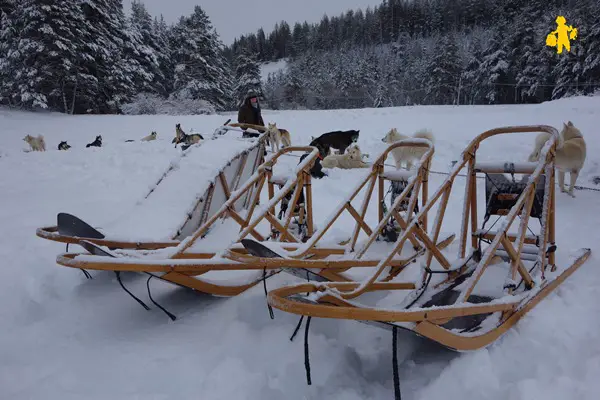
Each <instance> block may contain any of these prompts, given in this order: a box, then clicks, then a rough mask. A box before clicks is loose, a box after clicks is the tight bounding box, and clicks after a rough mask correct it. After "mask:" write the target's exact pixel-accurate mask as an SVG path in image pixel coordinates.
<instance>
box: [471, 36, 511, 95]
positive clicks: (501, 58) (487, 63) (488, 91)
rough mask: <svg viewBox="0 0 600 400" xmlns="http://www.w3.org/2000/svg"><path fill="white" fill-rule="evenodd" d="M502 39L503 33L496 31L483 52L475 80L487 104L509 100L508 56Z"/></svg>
mask: <svg viewBox="0 0 600 400" xmlns="http://www.w3.org/2000/svg"><path fill="white" fill-rule="evenodd" d="M503 38H504V33H503V31H501V30H499V29H496V32H495V34H494V37H493V39H492V40H491V41H490V43H489V45H488V46H489V47H488V48H487V49H486V50H484V52H483V58H482V62H481V64H480V66H479V71H478V74H477V78H476V79H477V81H479V82H481V85H482V90H483V93H484V99H485V101H486V103H488V104H502V103H507V102H508V100H507V99H509V98H510V96H509V93H510V92H511V88H510V87H509V86H508V85H510V82H509V60H508V58H509V54H508V51H507V48H506V45H505V44H504V43H503Z"/></svg>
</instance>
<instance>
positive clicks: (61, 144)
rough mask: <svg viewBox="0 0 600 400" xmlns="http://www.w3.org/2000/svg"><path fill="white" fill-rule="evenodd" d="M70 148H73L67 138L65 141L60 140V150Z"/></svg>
mask: <svg viewBox="0 0 600 400" xmlns="http://www.w3.org/2000/svg"><path fill="white" fill-rule="evenodd" d="M70 148H71V146H69V144H68V143H67V141H66V140H65V141H64V142H60V143H59V144H58V149H59V150H69V149H70Z"/></svg>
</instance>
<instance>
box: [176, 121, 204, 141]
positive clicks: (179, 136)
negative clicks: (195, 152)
mask: <svg viewBox="0 0 600 400" xmlns="http://www.w3.org/2000/svg"><path fill="white" fill-rule="evenodd" d="M201 140H204V137H202V135H201V134H199V133H191V134H189V135H188V134H186V133H185V132H184V131H183V129H181V124H177V125H175V138H174V139H173V141H171V143H175V147H177V145H178V144H179V143H183V144H184V147H189V146H191V145H193V144H196V143H199V142H200V141H201Z"/></svg>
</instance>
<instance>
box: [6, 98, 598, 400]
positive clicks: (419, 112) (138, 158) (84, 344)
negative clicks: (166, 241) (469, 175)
mask: <svg viewBox="0 0 600 400" xmlns="http://www.w3.org/2000/svg"><path fill="white" fill-rule="evenodd" d="M231 116H233V114H227V115H202V116H177V117H175V116H164V115H163V116H152V115H146V116H92V115H86V116H65V115H59V114H55V113H48V112H43V113H24V112H16V111H8V110H6V109H0V124H1V125H2V127H3V132H2V135H1V136H0V155H1V157H0V203H1V204H3V205H4V207H2V208H1V209H0V226H2V228H3V232H4V236H3V240H2V241H0V257H1V259H2V260H3V261H4V263H3V265H4V275H3V277H4V279H3V280H2V281H0V302H2V304H3V305H4V307H2V308H0V320H1V321H2V323H3V329H2V330H1V331H0V360H2V363H0V398H7V399H32V398H33V399H38V398H43V399H50V400H53V399H61V400H62V399H80V398H86V399H107V398H110V399H130V398H152V399H170V398H181V399H192V398H194V399H195V398H207V399H221V398H240V399H246V398H247V399H257V398H261V399H267V400H269V399H281V398H287V399H319V398H328V399H329V398H332V399H379V398H391V397H392V396H393V381H392V363H391V361H392V354H391V345H392V344H391V333H390V332H389V331H388V330H383V329H379V328H377V327H374V326H372V325H366V324H361V323H358V322H353V321H344V320H325V319H313V321H312V322H311V328H310V333H309V343H310V361H311V369H312V379H313V384H312V386H307V385H306V381H305V372H304V362H303V345H302V336H303V335H302V333H300V334H299V335H298V337H297V338H296V339H295V341H294V342H290V341H289V337H290V335H291V334H292V332H293V330H294V327H295V325H296V323H297V321H298V317H297V316H296V315H292V314H287V313H284V312H281V311H278V310H275V319H274V320H271V319H270V318H269V313H268V310H267V309H266V305H265V296H264V289H263V287H262V286H263V285H262V283H261V284H259V285H257V286H256V287H254V288H252V289H250V290H248V291H247V292H245V293H243V294H241V295H240V296H237V297H234V298H218V297H211V296H207V295H203V294H198V293H195V292H193V291H191V290H187V289H182V288H178V287H176V286H174V285H170V284H168V283H166V282H162V281H158V280H152V282H151V283H150V286H151V288H152V296H153V298H154V299H155V300H156V301H157V302H159V303H160V304H161V305H162V306H164V307H165V308H166V309H168V310H169V311H170V312H172V313H174V314H175V315H176V316H177V317H178V319H177V320H176V321H175V322H172V321H170V320H169V319H168V318H167V317H166V316H165V315H164V314H163V313H162V312H161V311H160V310H159V309H158V308H157V307H155V306H154V305H152V304H151V303H150V302H149V301H148V298H147V291H146V282H145V281H146V277H144V276H141V275H138V274H133V273H123V274H122V279H123V282H124V284H125V285H126V287H127V288H128V289H129V290H130V291H132V292H133V293H134V294H136V296H138V297H140V298H141V299H142V300H143V301H144V302H146V303H147V304H148V305H150V306H151V308H152V310H151V311H145V310H144V309H142V308H141V307H140V306H139V305H138V304H137V303H136V302H135V301H133V300H132V299H131V298H130V297H129V296H128V295H127V294H126V293H125V292H124V291H123V290H122V289H121V288H120V287H119V285H118V283H117V282H116V279H115V277H114V274H111V273H108V272H99V271H90V272H91V274H92V275H93V276H94V279H93V280H86V279H85V277H84V276H83V274H81V273H80V272H79V271H76V270H73V269H71V268H64V267H60V266H57V265H56V264H55V259H56V255H57V254H59V253H60V252H63V251H64V245H61V244H59V243H54V242H49V241H46V240H42V239H40V238H37V237H36V236H35V230H36V228H38V227H41V226H48V225H53V224H55V221H56V214H57V213H58V212H61V211H64V212H69V213H72V214H75V215H77V216H79V217H80V218H82V219H84V220H86V221H88V222H89V223H90V224H91V225H93V226H96V227H100V228H103V229H105V230H107V229H108V228H110V227H114V226H117V224H120V223H124V222H123V221H125V220H126V218H127V217H128V215H130V212H131V210H133V209H135V208H136V207H138V205H137V203H138V202H141V200H142V199H143V198H144V196H145V195H146V194H147V193H148V191H149V189H150V188H151V187H152V185H154V184H155V183H156V181H157V179H158V178H159V177H160V176H162V174H163V173H164V172H165V171H166V170H167V169H168V167H169V165H170V164H171V162H172V161H173V159H174V158H175V157H177V156H178V155H179V154H180V153H181V151H180V150H179V149H174V148H173V145H172V144H171V140H172V138H173V136H174V131H175V124H176V123H181V124H182V127H183V129H184V130H185V131H186V132H188V131H191V130H192V129H193V130H194V131H195V132H201V133H202V134H203V135H205V134H206V135H205V137H210V134H211V133H212V132H213V131H214V130H215V128H217V127H218V126H220V125H222V124H223V122H224V121H225V120H226V119H227V118H229V117H231ZM263 117H264V120H265V123H267V122H277V125H278V126H279V127H281V128H285V129H288V130H289V131H290V132H291V135H292V142H293V144H294V145H304V144H307V143H309V142H310V137H311V136H318V135H320V134H322V133H323V132H327V131H331V130H337V129H341V130H346V129H360V130H361V138H360V140H359V142H360V143H359V145H360V146H361V149H363V150H364V151H365V152H368V153H369V154H371V155H372V158H373V159H375V157H376V156H377V155H378V154H380V153H381V152H382V151H383V150H384V148H385V144H384V143H382V142H381V138H382V137H383V135H384V134H385V133H386V132H387V131H389V129H390V128H391V127H398V128H399V129H400V130H401V131H403V132H408V133H410V132H411V131H412V132H414V131H416V130H418V129H420V128H423V127H427V128H430V129H431V130H432V131H433V132H434V134H435V135H436V153H435V154H434V156H433V163H432V171H434V172H435V171H442V172H446V171H447V169H448V168H447V166H448V165H450V163H451V161H452V160H457V159H459V157H460V154H461V152H462V150H463V149H464V147H465V146H466V145H467V144H468V143H469V142H470V141H471V140H472V139H473V138H474V137H475V135H477V134H479V133H481V132H483V131H486V130H488V129H492V128H496V127H500V126H512V125H521V124H536V125H537V124H546V125H551V126H554V127H556V128H557V129H560V128H561V127H562V123H563V122H566V121H568V120H571V121H573V122H574V124H575V125H576V126H577V127H578V128H580V129H581V131H582V132H583V134H584V136H585V139H586V141H587V157H588V158H587V160H586V164H585V166H584V169H583V171H582V172H581V174H580V177H579V180H578V181H577V184H578V185H580V186H588V187H595V186H594V185H593V183H592V179H593V178H594V177H595V176H597V175H598V174H599V173H600V160H599V159H598V158H597V156H596V155H597V154H598V152H599V151H600V139H599V137H598V135H596V134H595V132H596V127H597V126H598V125H599V124H600V98H599V97H577V98H569V99H562V100H559V101H555V102H549V103H544V104H538V105H523V106H474V107H468V106H458V107H457V106H427V107H402V108H379V109H364V110H335V111H272V112H271V111H265V112H264V114H263ZM153 130H156V131H157V132H158V140H156V141H153V142H147V143H146V142H143V143H142V142H139V141H136V142H135V143H125V142H124V141H125V140H127V139H135V140H138V139H140V138H142V137H144V136H146V135H147V134H148V133H150V132H151V131H153ZM26 134H32V135H38V134H42V135H44V136H45V140H46V146H47V149H48V151H46V152H43V153H40V152H29V153H24V152H23V150H24V149H27V144H26V143H25V142H24V141H23V140H22V138H23V137H24V136H25V135H26ZM98 134H101V135H102V136H103V138H104V146H103V147H102V148H89V149H86V148H85V144H86V143H89V142H91V141H92V140H93V139H94V138H95V136H96V135H98ZM238 134H239V133H238ZM229 135H234V133H233V132H229V133H228V134H227V135H226V136H229ZM239 135H240V136H241V134H239ZM534 139H535V133H533V134H531V133H530V134H511V135H503V136H499V137H494V138H490V139H488V140H487V141H486V142H484V144H482V146H481V148H480V149H479V151H478V159H477V161H478V162H482V163H484V162H500V161H502V162H515V163H517V162H524V161H525V160H526V159H527V156H528V155H529V153H530V151H531V147H532V146H533V142H534ZM62 140H67V141H68V142H69V144H70V145H71V146H73V147H72V148H71V149H70V150H69V151H57V150H56V146H57V145H58V143H59V142H60V141H62ZM219 140H220V139H219ZM219 140H215V141H214V142H215V143H219ZM225 142H227V143H228V144H230V142H229V141H228V139H225V141H223V142H222V143H225ZM234 142H237V141H236V140H235V139H233V140H232V142H231V144H232V145H233V143H234ZM239 143H243V142H239ZM196 150H198V149H195V150H194V151H196ZM224 151H225V149H221V147H219V146H217V147H216V148H215V149H214V152H215V156H214V158H211V160H214V164H216V163H218V162H220V161H221V160H222V159H223V158H222V157H221V156H217V153H219V154H220V153H222V152H224ZM227 151H229V150H227ZM192 154H193V153H192ZM198 154H200V153H198ZM211 157H212V151H211ZM223 157H224V156H223ZM286 162H287V164H286V165H285V166H284V167H285V168H283V169H287V171H288V172H291V171H293V170H294V169H295V167H296V166H297V163H298V159H297V158H292V157H290V158H289V160H288V161H286ZM194 165H195V166H196V165H198V164H196V163H194ZM181 166H183V161H182V163H181ZM220 167H222V166H221V165H210V166H206V170H205V172H206V171H208V170H211V171H212V170H216V169H218V168H220ZM275 169H277V166H276V168H275ZM205 172H199V179H200V176H204V175H205ZM328 172H329V174H330V176H329V177H326V178H324V179H320V180H319V179H315V180H313V185H312V190H313V200H314V203H315V210H314V220H315V223H316V225H317V228H318V227H319V226H321V224H322V222H323V221H324V220H325V218H326V217H327V216H329V215H331V213H332V212H333V211H334V210H335V208H336V207H337V205H338V204H339V202H340V201H342V200H343V199H344V198H346V197H347V195H348V193H349V190H351V189H352V188H353V187H355V185H356V183H357V182H358V179H360V177H361V176H362V173H361V174H357V172H356V171H352V170H331V171H328ZM186 173H187V172H186ZM206 173H207V172H206ZM274 173H276V174H278V175H279V174H280V171H274ZM444 178H445V175H440V174H435V173H432V174H431V175H430V181H429V185H430V189H429V192H430V194H432V193H434V192H435V191H436V189H437V187H438V186H439V185H440V183H441V182H443V180H444ZM465 183H466V179H465V178H464V177H457V178H456V183H455V190H453V192H452V194H451V196H450V200H449V206H448V209H447V212H446V215H445V218H444V224H443V225H442V232H454V233H457V234H458V231H459V230H460V223H461V205H462V203H461V201H462V196H463V194H464V190H463V189H464V185H465ZM175 186H177V185H175ZM166 187H167V186H165V188H166ZM484 187H485V181H484V180H482V179H478V180H477V189H478V194H479V196H478V207H479V209H480V210H482V208H483V207H484V205H485V199H484V198H483V195H482V194H483V193H485V189H484ZM159 188H160V185H159ZM178 188H179V187H173V188H172V189H169V190H167V192H168V191H171V190H172V191H174V192H177V191H179V189H178ZM162 190H166V189H162ZM198 190H199V188H198ZM164 194H165V197H162V195H161V201H164V202H165V203H164V206H163V207H157V208H154V206H153V207H152V209H153V212H151V213H149V214H152V215H151V216H149V217H148V219H147V220H146V219H144V218H141V219H139V220H136V221H135V225H138V226H137V227H136V226H133V227H129V228H131V229H132V231H134V232H139V233H140V234H141V235H144V234H147V233H148V234H149V233H150V232H151V231H152V230H153V229H154V226H153V223H154V221H157V220H161V219H163V218H167V217H166V216H165V215H164V214H166V213H170V212H172V211H173V210H175V209H176V212H182V213H183V212H184V210H182V209H180V208H179V206H175V202H176V201H177V200H176V199H177V193H174V196H173V198H170V197H169V196H167V193H166V192H165V193H164ZM575 194H576V196H577V197H576V198H571V197H570V196H568V195H566V194H564V193H560V191H557V195H556V201H557V214H556V224H557V228H558V229H557V245H558V250H557V258H558V260H559V261H561V262H563V263H565V262H567V261H568V260H569V258H570V257H573V256H574V255H576V254H577V251H578V249H579V248H581V247H589V248H591V249H592V255H591V257H590V258H589V260H588V261H587V262H586V263H585V264H584V265H583V266H582V267H581V268H580V269H578V270H577V271H575V273H574V274H573V275H572V276H571V277H569V278H568V279H567V280H566V281H565V282H564V283H563V284H561V285H560V286H559V288H558V289H557V290H555V291H554V292H553V293H552V294H550V295H549V296H548V297H546V298H545V299H544V300H543V301H542V302H540V304H538V305H537V306H536V307H535V308H534V309H533V310H532V311H530V312H529V313H528V314H527V315H526V316H525V317H524V318H523V319H522V320H521V321H520V322H519V323H518V324H517V325H516V326H515V327H514V328H512V329H511V330H510V331H509V332H507V333H506V334H505V335H504V336H503V337H502V338H500V339H499V340H498V341H497V342H496V343H494V344H493V345H491V346H489V347H488V348H486V349H483V350H479V351H475V352H471V353H463V354H458V353H453V352H449V351H445V350H440V349H439V348H438V347H437V346H434V345H431V344H430V343H429V342H426V341H424V340H422V339H419V338H416V337H414V336H408V337H407V338H406V339H404V337H403V336H401V337H402V340H401V341H400V342H399V359H400V361H401V365H400V379H401V387H402V395H403V399H419V400H425V399H440V398H474V399H475V398H477V399H492V400H496V399H498V400H500V399H507V398H510V399H537V398H543V399H544V400H555V399H556V400H559V399H564V398H570V397H576V398H578V399H586V400H587V399H590V400H591V399H596V398H597V397H598V394H599V393H600V383H599V382H598V379H597V376H598V374H599V373H600V344H599V342H598V340H597V333H598V331H599V330H600V317H599V315H600V302H598V298H599V297H600V272H598V271H599V269H598V262H597V256H596V254H597V253H598V251H600V246H599V245H598V243H599V242H600V241H599V240H598V234H597V226H598V223H600V216H599V214H598V212H597V210H598V209H600V193H598V192H596V191H582V190H577V191H576V192H575ZM355 200H356V201H355V203H357V204H353V205H354V206H355V208H357V209H358V208H359V205H360V202H361V201H362V195H360V194H359V196H357V197H356V199H355ZM388 201H389V200H388ZM140 204H143V202H141V203H140ZM264 204H266V202H261V205H264ZM172 206H173V208H172ZM154 210H155V211H154ZM436 211H437V208H436V207H434V208H433V209H432V210H431V214H430V218H429V220H430V224H431V223H432V219H433V216H434V215H435V213H436ZM480 215H481V212H480ZM376 216H377V207H376V206H375V204H372V205H371V206H370V207H369V209H368V211H367V215H366V220H367V223H368V224H370V226H374V224H375V222H376ZM169 218H170V217H169ZM533 224H534V226H535V222H533ZM498 225H499V224H497V225H496V226H495V227H494V229H500V228H499V227H498ZM514 225H515V226H514V228H515V229H518V224H517V223H515V224H514ZM352 226H353V219H352V217H351V216H347V215H345V216H343V217H342V218H340V220H339V222H338V223H336V225H335V226H334V227H333V228H332V230H331V232H330V234H328V235H327V236H326V237H325V239H326V240H327V241H329V240H331V241H333V240H337V239H339V238H344V237H345V238H347V237H348V235H349V234H351V230H352V229H351V227H352ZM134 228H135V229H134ZM487 228H488V229H489V225H488V226H487ZM362 237H363V238H364V236H362ZM359 240H360V239H359ZM457 241H458V240H457ZM457 249H458V244H457V243H456V241H455V243H453V244H452V245H451V246H450V247H449V248H448V249H447V250H445V251H444V254H446V255H447V256H448V257H449V258H450V259H451V260H452V259H453V258H454V256H455V254H456V253H457ZM73 250H76V249H75V248H74V249H73ZM418 265H419V263H416V264H415V267H417V268H413V269H412V270H410V271H407V273H409V275H410V276H409V277H410V278H417V277H418V276H419V274H418V273H416V271H418ZM496 267H497V266H493V267H491V268H490V269H488V270H486V273H484V275H483V276H482V278H481V279H482V282H487V280H490V279H489V278H491V277H492V276H493V275H496V276H497V277H498V278H499V279H498V280H497V281H498V282H497V284H498V285H499V286H502V285H503V284H504V280H505V277H506V271H507V270H506V269H505V268H506V267H505V266H498V268H500V269H499V270H496V269H494V268H496ZM432 268H433V269H440V268H441V267H440V266H438V265H437V264H436V263H435V262H434V264H433V265H432ZM357 270H359V269H357ZM351 272H352V273H355V271H351ZM356 272H358V273H360V274H361V275H362V276H361V278H364V276H368V275H369V274H370V273H371V271H369V269H368V268H362V269H360V271H356ZM261 273H262V271H252V272H251V273H245V274H244V275H239V274H236V273H235V272H231V271H226V272H223V273H217V272H215V273H210V275H207V278H208V279H209V280H210V281H211V282H217V281H218V282H220V283H223V279H226V278H229V277H231V278H232V281H228V282H233V283H236V282H237V281H238V280H239V281H243V280H244V279H247V278H249V277H250V276H251V275H255V276H256V275H259V276H260V274H261ZM225 274H228V275H225ZM490 274H491V275H490ZM490 281H494V282H496V279H491V280H490ZM301 282H302V280H301V279H299V278H297V277H293V276H291V275H290V274H283V273H280V274H277V275H275V276H273V277H272V278H270V279H268V280H267V281H266V285H267V289H269V290H270V289H274V288H277V287H281V286H283V285H289V284H298V283H301ZM483 290H485V291H487V290H499V288H498V286H496V287H493V286H489V287H487V286H486V287H484V288H483ZM401 299H402V297H401V296H392V295H390V296H387V297H384V298H377V297H376V296H374V297H373V299H372V301H373V302H376V303H377V302H378V304H380V306H381V307H385V308H394V305H395V304H400V302H401ZM361 300H362V298H361ZM156 377H159V378H158V379H156Z"/></svg>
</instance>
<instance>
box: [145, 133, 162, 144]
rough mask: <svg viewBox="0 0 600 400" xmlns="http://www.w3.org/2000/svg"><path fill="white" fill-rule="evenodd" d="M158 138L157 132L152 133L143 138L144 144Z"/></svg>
mask: <svg viewBox="0 0 600 400" xmlns="http://www.w3.org/2000/svg"><path fill="white" fill-rule="evenodd" d="M157 136H158V134H157V133H156V132H152V133H151V134H149V135H148V136H145V137H143V138H142V142H149V141H151V140H156V137H157Z"/></svg>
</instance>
